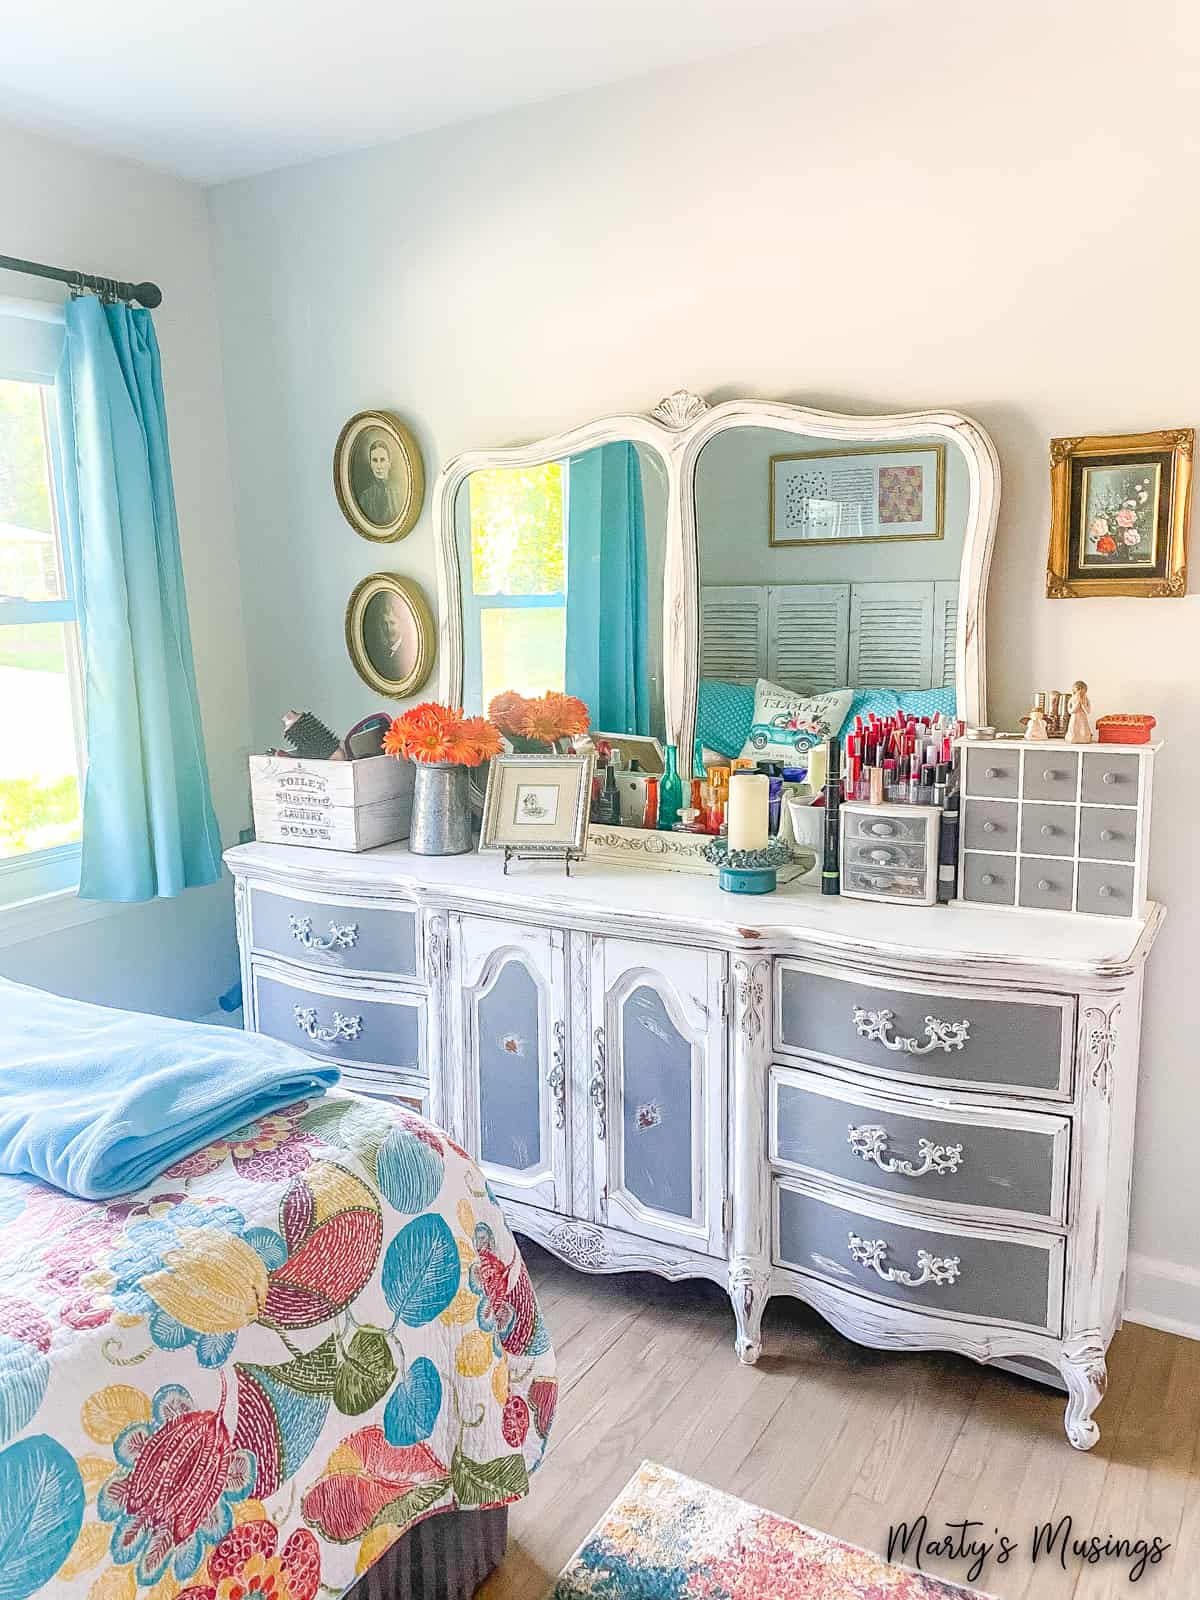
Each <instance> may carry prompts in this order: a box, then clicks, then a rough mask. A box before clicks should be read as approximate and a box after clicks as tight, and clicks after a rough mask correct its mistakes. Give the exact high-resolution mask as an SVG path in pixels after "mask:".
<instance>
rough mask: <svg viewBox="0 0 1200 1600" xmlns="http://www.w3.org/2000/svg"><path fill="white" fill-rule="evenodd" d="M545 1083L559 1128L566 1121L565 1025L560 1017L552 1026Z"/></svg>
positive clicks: (556, 1124) (555, 1124) (555, 1123)
mask: <svg viewBox="0 0 1200 1600" xmlns="http://www.w3.org/2000/svg"><path fill="white" fill-rule="evenodd" d="M546 1082H547V1083H548V1084H549V1085H550V1093H551V1094H552V1095H553V1096H554V1126H555V1127H556V1128H561V1127H563V1126H565V1124H566V1120H567V1025H566V1023H565V1022H564V1021H563V1020H562V1018H561V1017H559V1018H558V1019H557V1020H556V1021H555V1024H554V1049H553V1052H552V1057H551V1067H550V1075H549V1077H548V1078H547V1079H546Z"/></svg>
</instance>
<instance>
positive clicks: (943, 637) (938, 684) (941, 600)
mask: <svg viewBox="0 0 1200 1600" xmlns="http://www.w3.org/2000/svg"><path fill="white" fill-rule="evenodd" d="M957 627H958V584H957V583H956V582H952V581H951V582H945V581H943V582H941V583H935V584H934V586H933V684H932V687H933V688H935V689H953V688H954V686H955V684H954V645H955V633H956V629H957ZM939 674H940V675H939Z"/></svg>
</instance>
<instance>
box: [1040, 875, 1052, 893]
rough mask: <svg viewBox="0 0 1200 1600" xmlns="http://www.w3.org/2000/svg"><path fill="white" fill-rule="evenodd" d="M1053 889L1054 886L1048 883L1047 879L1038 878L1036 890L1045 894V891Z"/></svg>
mask: <svg viewBox="0 0 1200 1600" xmlns="http://www.w3.org/2000/svg"><path fill="white" fill-rule="evenodd" d="M1053 887H1054V885H1053V884H1052V883H1051V882H1050V879H1049V878H1039V879H1038V888H1039V889H1040V890H1041V891H1042V893H1043V894H1045V893H1046V891H1047V889H1053Z"/></svg>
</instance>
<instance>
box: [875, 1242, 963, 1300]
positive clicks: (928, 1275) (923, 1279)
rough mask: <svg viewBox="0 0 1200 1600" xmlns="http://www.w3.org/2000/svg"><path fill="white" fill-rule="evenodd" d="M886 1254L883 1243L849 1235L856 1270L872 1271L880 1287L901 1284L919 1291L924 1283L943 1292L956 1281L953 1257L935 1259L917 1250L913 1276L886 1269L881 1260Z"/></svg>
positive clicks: (895, 1269) (885, 1243) (900, 1271)
mask: <svg viewBox="0 0 1200 1600" xmlns="http://www.w3.org/2000/svg"><path fill="white" fill-rule="evenodd" d="M887 1253H888V1245H887V1241H886V1240H884V1239H860V1238H859V1237H858V1235H857V1234H856V1233H852V1234H851V1235H850V1258H851V1260H852V1261H857V1262H858V1264H859V1266H860V1267H871V1268H873V1269H874V1271H875V1272H876V1274H877V1275H878V1276H879V1277H881V1278H882V1279H883V1281H884V1283H902V1284H903V1285H904V1287H905V1288H906V1289H920V1288H923V1287H924V1285H925V1284H927V1283H933V1284H936V1285H937V1286H938V1287H939V1288H946V1287H947V1286H948V1285H949V1284H952V1283H956V1282H957V1281H958V1275H959V1268H958V1257H957V1256H935V1255H931V1254H930V1253H929V1251H928V1250H918V1251H917V1271H916V1273H915V1275H914V1274H913V1273H911V1272H908V1271H907V1270H906V1269H905V1268H904V1267H889V1266H888V1265H887V1262H886V1259H885V1258H886V1256H887Z"/></svg>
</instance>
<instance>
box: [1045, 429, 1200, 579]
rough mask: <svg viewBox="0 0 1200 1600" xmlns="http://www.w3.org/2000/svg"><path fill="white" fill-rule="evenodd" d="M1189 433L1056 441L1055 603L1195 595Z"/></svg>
mask: <svg viewBox="0 0 1200 1600" xmlns="http://www.w3.org/2000/svg"><path fill="white" fill-rule="evenodd" d="M1194 442H1195V434H1194V432H1193V430H1192V429H1191V428H1164V429H1161V430H1160V431H1159V432H1157V433H1123V434H1089V435H1078V436H1076V437H1073V438H1069V439H1051V441H1050V547H1049V550H1048V552H1047V556H1046V595H1047V597H1048V598H1049V599H1051V600H1071V599H1086V598H1088V597H1090V596H1096V597H1100V596H1106V595H1140V596H1142V597H1143V598H1145V599H1149V600H1164V599H1179V598H1180V597H1181V596H1183V595H1185V594H1186V593H1187V546H1188V523H1189V518H1190V512H1191V487H1192V449H1193V445H1194Z"/></svg>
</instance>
